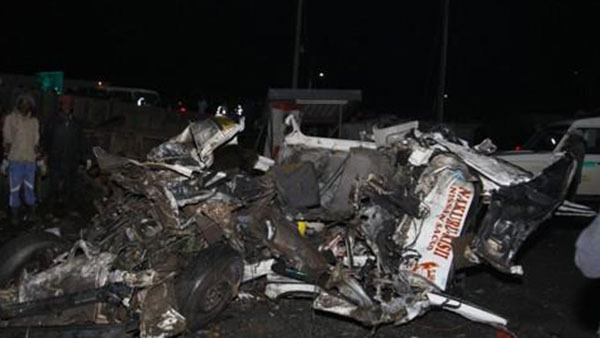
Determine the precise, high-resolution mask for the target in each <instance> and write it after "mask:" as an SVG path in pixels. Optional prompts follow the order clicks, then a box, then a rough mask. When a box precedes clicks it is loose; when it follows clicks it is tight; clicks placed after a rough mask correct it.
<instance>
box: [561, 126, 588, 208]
mask: <svg viewBox="0 0 600 338" xmlns="http://www.w3.org/2000/svg"><path fill="white" fill-rule="evenodd" d="M585 148H586V147H585V139H584V138H583V133H582V132H581V130H578V129H573V130H570V131H569V132H568V137H567V139H566V140H565V144H564V145H563V147H562V150H563V151H566V152H568V153H570V154H571V155H572V156H573V157H574V158H575V160H576V161H577V167H576V169H575V175H574V176H573V180H572V181H571V185H570V186H569V190H568V191H567V196H566V199H567V200H571V201H572V200H574V199H575V195H576V194H577V188H578V187H579V183H581V172H582V170H583V161H584V158H585Z"/></svg>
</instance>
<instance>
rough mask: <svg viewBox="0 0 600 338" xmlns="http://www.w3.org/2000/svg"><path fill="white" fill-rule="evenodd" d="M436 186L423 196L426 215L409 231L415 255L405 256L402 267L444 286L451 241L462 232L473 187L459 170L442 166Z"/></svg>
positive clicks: (473, 191)
mask: <svg viewBox="0 0 600 338" xmlns="http://www.w3.org/2000/svg"><path fill="white" fill-rule="evenodd" d="M436 182H437V183H436V187H435V189H432V190H431V192H430V193H429V194H428V195H427V196H426V197H425V199H424V204H425V205H426V206H427V208H428V213H427V216H426V217H425V218H424V219H422V220H420V221H419V220H416V221H415V222H416V223H417V224H418V225H417V226H416V227H414V228H411V231H410V232H409V235H408V237H409V243H410V242H412V241H414V245H413V246H410V247H409V248H410V249H411V250H414V251H415V252H417V253H418V255H417V256H415V259H411V260H406V261H405V262H404V266H402V268H403V269H405V270H410V271H414V272H416V273H418V274H420V275H421V276H423V277H425V278H427V279H429V280H431V281H432V282H433V283H435V284H436V285H437V286H438V287H439V288H440V289H442V290H445V289H446V285H447V283H448V278H449V277H450V276H449V275H450V273H451V271H452V263H453V259H454V255H456V254H458V255H460V254H462V253H461V252H454V249H453V242H454V241H455V240H456V238H458V237H460V236H461V235H462V233H463V229H464V226H465V222H466V220H467V215H468V212H469V209H470V207H471V204H472V203H473V199H474V198H475V190H474V187H473V184H472V183H471V182H468V181H467V177H465V173H464V172H462V171H460V170H452V169H444V170H442V171H441V172H439V173H437V175H436Z"/></svg>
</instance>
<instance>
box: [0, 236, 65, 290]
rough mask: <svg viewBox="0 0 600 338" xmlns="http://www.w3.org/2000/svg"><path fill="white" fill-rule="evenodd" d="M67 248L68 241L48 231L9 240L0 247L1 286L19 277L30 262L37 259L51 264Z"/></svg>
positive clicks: (39, 261)
mask: <svg viewBox="0 0 600 338" xmlns="http://www.w3.org/2000/svg"><path fill="white" fill-rule="evenodd" d="M66 249H68V242H67V241H65V240H64V239H62V238H60V237H58V236H55V235H52V234H50V233H46V232H39V233H32V234H25V235H21V236H18V237H16V238H14V239H12V240H10V241H8V242H7V243H6V244H5V245H4V246H2V248H0V259H1V260H2V261H1V262H0V287H4V286H6V285H7V284H8V283H9V282H10V281H11V280H13V279H14V278H15V277H17V276H18V275H19V274H20V273H21V272H22V271H23V268H24V267H25V266H26V265H27V264H28V263H32V262H35V261H37V262H38V263H42V265H49V264H50V262H51V259H52V258H54V257H55V256H56V254H58V253H60V252H63V251H64V250H66ZM49 256H52V257H49ZM42 258H44V259H42ZM42 261H45V262H42ZM44 263H46V264H44ZM43 267H47V266H43Z"/></svg>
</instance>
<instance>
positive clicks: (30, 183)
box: [2, 94, 40, 225]
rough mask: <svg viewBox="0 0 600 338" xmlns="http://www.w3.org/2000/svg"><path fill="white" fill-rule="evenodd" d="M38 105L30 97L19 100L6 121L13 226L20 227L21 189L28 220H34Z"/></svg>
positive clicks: (24, 95) (23, 96) (6, 151)
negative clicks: (35, 110) (18, 225)
mask: <svg viewBox="0 0 600 338" xmlns="http://www.w3.org/2000/svg"><path fill="white" fill-rule="evenodd" d="M34 107H35V101H34V99H33V97H32V96H31V95H27V94H22V95H19V96H18V97H17V101H16V106H15V109H13V111H12V112H11V113H10V114H9V115H7V116H6V118H5V119H4V126H3V128H2V131H3V138H4V140H3V141H4V142H3V143H4V155H5V157H4V158H5V160H6V159H7V160H8V174H9V185H10V195H9V205H10V209H11V223H12V224H13V225H16V224H18V222H19V217H20V212H21V210H20V209H21V189H23V197H24V202H25V204H26V205H27V206H28V207H29V210H28V211H29V218H30V219H33V218H34V217H35V206H36V199H35V189H34V183H35V168H36V158H37V156H38V142H39V139H40V133H39V122H38V119H37V118H36V117H35V116H34Z"/></svg>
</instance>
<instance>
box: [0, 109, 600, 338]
mask: <svg viewBox="0 0 600 338" xmlns="http://www.w3.org/2000/svg"><path fill="white" fill-rule="evenodd" d="M287 122H288V123H289V124H290V126H291V129H292V132H291V133H290V134H288V135H287V136H286V139H285V143H284V146H283V148H282V150H281V151H280V153H279V157H278V158H277V159H275V160H276V163H275V164H274V163H273V161H271V160H269V159H266V158H262V157H257V158H256V159H255V161H256V165H255V166H254V168H256V169H261V170H263V171H266V173H262V172H260V171H257V170H254V171H250V172H248V171H242V170H239V169H236V168H232V169H231V170H226V171H221V172H215V171H213V170H211V165H212V163H213V161H214V160H215V158H214V151H215V149H217V148H218V147H222V146H223V145H225V144H227V143H231V140H232V139H234V137H235V135H236V134H237V133H238V132H239V131H240V130H241V129H243V120H239V121H235V119H231V118H228V117H226V116H217V117H214V118H211V119H208V120H204V121H199V122H195V123H192V124H191V125H190V126H189V127H188V128H186V130H185V131H184V132H183V133H182V134H180V135H178V136H176V137H174V138H173V139H171V140H170V141H168V142H166V143H164V144H162V145H160V146H158V147H157V148H155V149H153V150H152V151H151V152H150V153H149V154H148V156H147V161H146V162H138V161H134V160H131V159H127V158H122V157H117V156H113V155H110V154H107V153H105V152H104V151H102V150H101V149H99V148H98V149H95V154H96V156H97V159H98V164H99V166H100V167H101V168H102V169H103V171H105V172H106V173H108V174H109V175H110V178H111V182H112V184H113V189H112V195H111V196H108V197H106V198H104V199H103V201H100V202H99V203H98V205H97V207H98V211H99V212H98V215H97V216H96V217H95V218H94V219H93V220H92V224H91V225H90V226H89V227H86V228H85V230H84V231H83V232H82V234H81V236H80V237H81V238H80V240H78V241H77V242H76V243H74V244H69V245H68V249H67V250H66V251H64V252H62V253H61V252H60V251H61V250H60V248H61V247H62V248H64V247H65V243H60V240H52V239H48V238H46V239H45V242H43V241H42V242H43V243H46V244H40V243H42V242H40V241H39V238H38V241H37V242H35V241H34V242H35V243H38V244H36V245H35V246H33V248H32V249H30V251H31V255H21V257H22V259H21V260H20V261H18V262H15V263H13V264H12V265H11V268H10V269H9V268H8V267H6V266H5V267H2V266H0V277H1V278H0V279H2V280H1V281H2V282H8V281H9V280H13V282H12V283H9V284H8V285H9V286H8V287H7V288H6V289H5V291H4V292H3V293H2V295H3V297H4V298H5V299H8V300H9V301H8V302H3V303H2V305H0V317H1V319H2V322H1V326H2V327H4V328H5V329H11V328H13V329H15V330H17V329H18V328H22V327H27V328H28V329H29V328H31V327H32V326H36V327H38V328H40V329H42V328H47V327H55V326H56V325H65V324H77V325H80V328H81V325H82V324H90V323H93V324H94V325H93V327H92V326H90V327H85V328H86V329H89V330H94V329H98V330H105V331H106V330H120V331H119V333H123V334H125V333H127V334H137V333H139V334H140V335H141V336H144V337H154V336H170V335H174V334H177V333H181V332H183V331H184V330H186V328H187V329H189V330H196V329H198V328H200V327H203V326H204V325H206V324H207V322H208V321H210V320H212V319H213V318H215V316H217V315H218V313H219V312H220V311H221V310H222V309H223V308H224V307H225V306H227V304H228V302H229V301H231V300H232V299H233V298H234V297H235V295H236V294H237V292H238V288H239V286H240V284H241V283H243V282H246V281H248V280H252V279H256V278H259V277H266V280H267V283H266V288H265V290H264V293H265V294H266V295H267V296H268V297H271V298H277V297H280V296H282V295H290V294H296V293H303V294H305V293H310V294H314V296H315V298H314V303H313V307H314V308H315V309H317V310H321V311H326V312H332V313H336V314H339V315H342V316H346V317H350V318H352V319H354V320H357V321H359V322H361V323H363V324H365V325H369V326H375V325H380V324H384V323H395V324H402V323H405V322H407V321H410V320H411V319H414V318H415V317H417V316H419V315H421V314H423V313H425V312H426V311H427V310H428V309H430V308H433V307H441V308H444V309H447V310H450V311H454V312H457V313H459V314H461V315H463V316H466V317H467V318H470V319H472V320H476V321H480V322H483V323H487V324H490V325H495V326H505V325H507V322H506V320H505V319H503V318H502V317H500V316H497V315H495V314H493V313H490V312H488V311H485V310H482V309H480V308H478V307H476V306H473V305H469V304H466V303H464V302H462V301H460V300H458V299H455V298H453V297H451V296H449V295H446V294H445V291H446V290H447V288H448V287H449V285H450V284H451V281H452V276H453V273H454V272H455V270H457V269H460V268H462V267H466V266H471V265H475V264H490V265H492V266H493V267H495V268H497V269H499V270H500V271H503V272H506V273H517V274H518V273H522V269H521V268H520V267H519V266H517V265H514V263H513V261H514V258H515V255H516V253H517V252H518V250H519V248H520V246H521V244H522V243H523V241H524V240H525V239H526V238H527V237H528V236H529V235H530V234H531V233H532V232H533V231H534V230H535V229H536V228H537V227H538V226H539V225H540V224H541V223H542V222H543V221H544V220H545V219H547V218H548V217H550V216H551V215H552V214H553V213H554V212H555V211H557V210H560V211H562V212H570V213H575V214H581V215H591V214H593V213H592V212H591V211H590V210H589V209H586V208H585V207H582V206H578V205H575V204H572V203H568V202H564V201H563V200H564V195H565V191H566V189H567V187H568V185H569V183H570V179H571V177H572V175H573V170H574V167H575V166H574V164H573V159H572V158H571V157H570V156H569V155H568V154H566V155H562V156H560V157H558V158H557V160H556V161H555V162H554V163H553V164H552V165H551V166H549V167H548V168H546V170H544V171H543V172H542V173H541V174H539V175H537V176H533V175H531V174H530V173H528V172H526V171H524V170H522V169H520V168H518V167H515V166H513V165H510V164H508V163H505V162H502V161H501V160H497V159H495V158H494V157H491V156H488V155H487V151H489V149H490V148H491V146H490V144H489V143H486V144H482V145H480V146H478V147H474V148H470V147H469V146H468V145H467V144H466V143H465V142H464V141H462V140H460V139H458V138H456V137H453V136H452V135H451V134H450V133H448V132H447V131H445V130H439V131H433V132H428V133H423V132H420V131H419V130H418V128H417V124H416V123H410V124H405V125H400V126H395V127H392V128H387V129H375V130H374V131H373V132H374V135H373V139H374V140H376V141H374V142H372V141H348V140H335V139H324V138H313V137H308V136H305V135H303V134H302V133H301V132H300V128H299V127H298V125H297V124H296V122H295V120H294V118H293V117H290V118H288V120H287ZM43 236H46V237H47V236H49V235H48V234H44V235H43ZM58 243H60V245H59V244H58ZM8 245H9V246H10V245H11V243H9V244H8ZM12 245H13V246H14V244H12ZM2 250H4V251H5V252H6V250H5V249H2ZM34 252H37V253H38V254H39V253H40V252H41V253H43V254H44V255H45V256H50V257H51V258H52V259H51V260H50V262H49V263H48V264H47V265H45V266H44V267H43V268H39V267H38V269H37V270H36V269H34V270H33V271H34V272H30V271H28V269H25V270H23V269H22V266H23V265H25V264H26V260H27V259H25V258H27V257H35V256H34V255H33V253H34ZM23 256H26V257H25V258H23ZM17 263H19V264H17ZM5 265H6V264H5ZM22 271H24V272H22ZM64 329H65V330H66V329H67V328H66V327H65V328H64Z"/></svg>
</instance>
